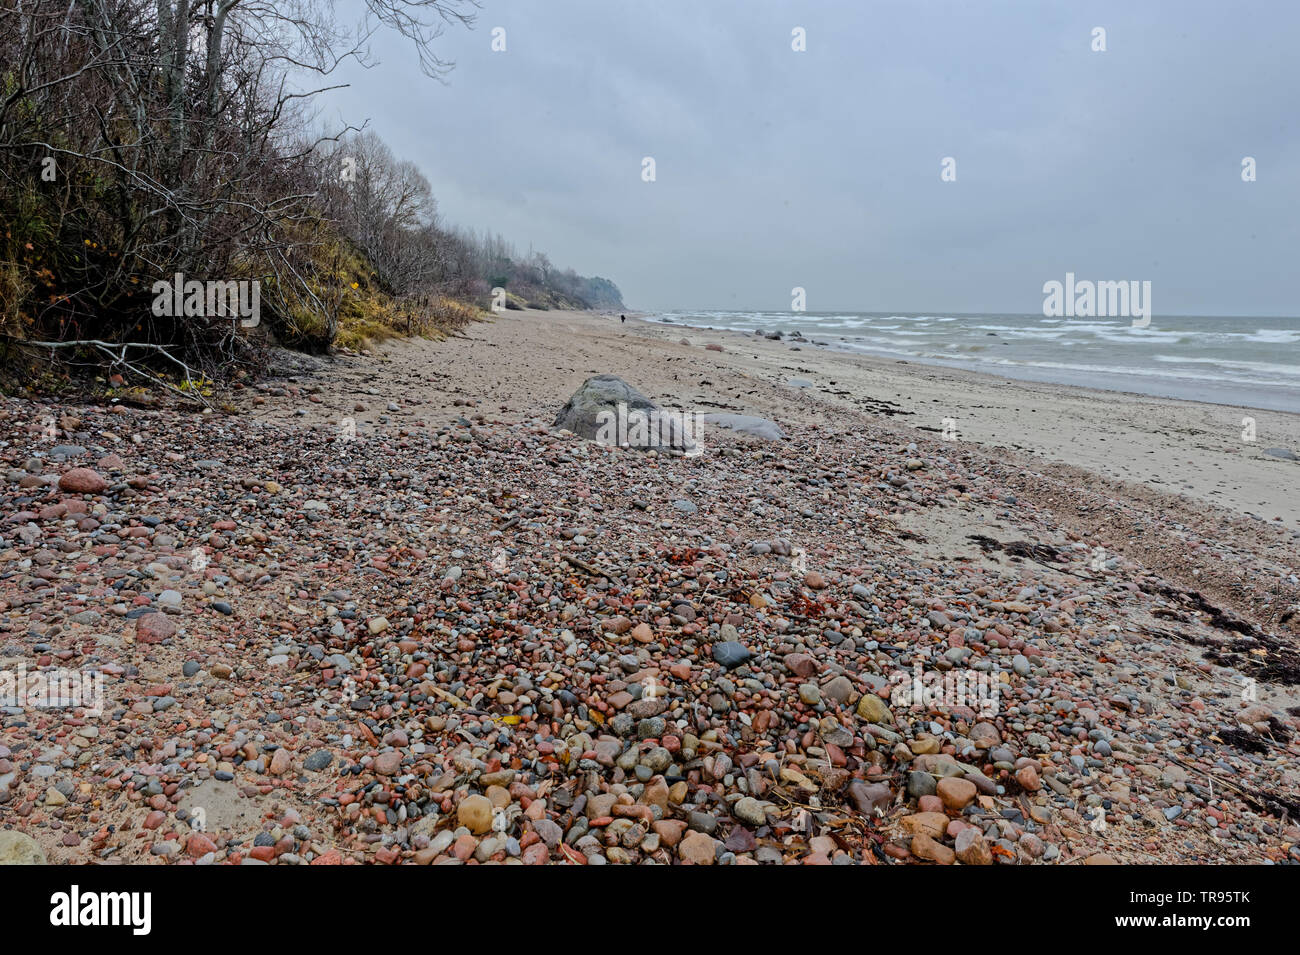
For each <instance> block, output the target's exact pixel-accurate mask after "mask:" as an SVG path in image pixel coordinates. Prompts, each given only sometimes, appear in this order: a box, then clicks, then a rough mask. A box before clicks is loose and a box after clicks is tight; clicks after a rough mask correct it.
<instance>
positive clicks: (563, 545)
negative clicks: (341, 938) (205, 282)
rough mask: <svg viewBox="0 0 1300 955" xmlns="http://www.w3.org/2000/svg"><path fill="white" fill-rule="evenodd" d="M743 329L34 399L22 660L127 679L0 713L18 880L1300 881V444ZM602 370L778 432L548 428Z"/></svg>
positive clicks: (595, 330) (20, 496)
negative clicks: (686, 873)
mask: <svg viewBox="0 0 1300 955" xmlns="http://www.w3.org/2000/svg"><path fill="white" fill-rule="evenodd" d="M754 338H755V336H744V335H741V334H739V333H723V332H717V333H710V332H703V331H700V330H695V329H684V328H683V329H676V328H668V327H665V326H663V325H652V324H649V323H641V322H637V321H635V320H633V321H629V322H628V323H626V324H623V323H620V322H619V320H618V317H617V316H616V315H615V316H613V317H612V318H611V317H609V316H602V315H597V314H587V313H562V312H532V311H529V312H526V313H517V314H506V315H502V316H499V317H496V318H494V319H492V320H490V321H487V322H483V323H479V324H476V325H473V326H471V327H470V328H468V329H467V330H466V332H465V334H464V335H462V336H458V337H455V338H451V339H448V340H446V341H441V342H425V341H400V342H392V343H389V344H387V345H385V346H382V347H381V348H378V349H376V351H375V352H374V353H372V354H368V355H344V356H339V357H337V358H333V359H309V358H299V359H296V361H297V362H298V363H297V364H292V363H289V362H288V361H287V360H286V365H285V366H281V367H278V368H273V370H272V373H271V374H270V375H269V376H268V377H267V378H265V379H263V380H260V381H258V382H249V383H247V384H246V385H245V386H244V387H242V388H241V389H240V390H239V391H237V392H236V393H235V397H234V400H235V404H236V406H237V410H236V412H235V413H233V414H226V413H222V412H214V413H206V414H200V413H198V412H196V411H194V410H192V409H186V408H179V407H175V406H173V405H169V404H161V405H159V406H156V407H135V406H130V407H128V406H125V405H109V404H100V405H77V406H71V405H60V404H55V403H52V402H50V401H42V400H29V399H22V398H4V399H0V435H2V436H3V439H4V440H3V442H0V470H3V473H4V478H5V479H4V481H3V483H2V484H0V671H8V672H20V671H21V672H23V673H25V674H27V675H28V676H29V677H30V676H31V675H32V674H39V673H42V672H45V673H48V672H50V671H53V670H75V671H78V672H85V671H89V670H93V671H96V672H98V673H101V674H103V701H102V702H103V705H102V711H100V712H97V713H92V712H88V711H87V708H86V707H84V706H69V707H33V706H22V705H6V706H0V851H2V852H3V853H5V854H8V855H11V856H14V857H19V856H22V855H23V854H26V855H27V856H31V857H33V858H35V857H39V858H41V859H43V860H45V861H47V862H49V863H76V864H85V863H96V864H112V863H149V864H200V865H207V864H274V865H338V864H345V865H351V864H399V863H401V864H418V865H431V864H432V865H444V864H485V865H486V864H525V865H541V864H548V863H550V864H574V865H606V864H690V865H755V864H758V865H777V864H785V865H803V864H807V865H898V864H927V865H929V864H941V865H950V864H962V865H1079V864H1083V865H1091V864H1141V863H1174V862H1177V863H1182V864H1188V863H1192V864H1195V863H1200V862H1204V863H1220V864H1222V863H1232V864H1280V863H1287V862H1292V863H1294V862H1297V861H1300V822H1297V817H1298V816H1300V770H1298V769H1297V757H1298V756H1300V741H1298V740H1297V739H1296V734H1297V731H1300V694H1298V693H1297V689H1296V683H1297V681H1300V654H1298V653H1297V649H1296V647H1297V640H1298V639H1300V584H1298V582H1297V576H1296V575H1297V573H1298V572H1300V557H1298V556H1297V555H1300V539H1298V537H1297V531H1298V530H1300V523H1297V520H1298V519H1300V514H1297V498H1296V496H1295V495H1294V487H1295V477H1294V475H1295V474H1296V467H1297V465H1296V463H1295V461H1293V460H1289V459H1287V458H1285V457H1284V456H1281V455H1276V454H1270V455H1266V454H1264V453H1263V450H1264V448H1263V445H1268V446H1270V447H1273V446H1276V447H1279V448H1290V449H1293V450H1294V449H1297V448H1300V441H1297V435H1300V424H1298V423H1297V416H1294V415H1288V414H1285V413H1282V412H1258V417H1259V421H1260V430H1261V432H1262V433H1264V434H1265V435H1267V438H1268V440H1266V441H1264V442H1262V444H1261V447H1259V448H1242V447H1241V446H1240V444H1239V442H1234V441H1233V439H1232V437H1231V436H1232V434H1234V433H1235V431H1234V429H1235V430H1240V425H1239V424H1236V423H1234V421H1235V420H1236V419H1239V418H1240V417H1241V414H1240V409H1222V408H1219V407H1218V406H1209V405H1197V404H1195V403H1191V402H1175V401H1163V400H1158V399H1146V398H1139V397H1134V396H1103V395H1101V393H1093V392H1087V391H1085V390H1084V389H1076V390H1070V389H1062V388H1055V387H1049V386H1044V385H1035V384H1033V383H1008V382H1004V381H1001V380H998V379H993V378H984V377H982V376H979V375H974V374H964V373H960V372H955V371H949V370H944V369H934V368H921V367H919V366H915V365H908V364H907V363H904V362H890V363H885V362H881V361H878V360H872V359H868V358H864V357H862V356H854V355H845V354H831V353H829V352H825V351H819V350H818V348H817V346H816V345H815V343H811V342H799V341H797V340H796V341H791V340H788V339H787V340H783V341H769V340H766V339H763V340H761V341H755V340H754ZM600 374H614V375H618V376H620V377H621V378H623V379H625V380H626V381H627V382H629V383H631V384H632V385H634V386H636V387H637V388H639V389H640V390H641V391H642V392H644V393H645V394H646V395H647V396H649V397H650V398H651V399H652V400H654V401H655V402H658V403H660V404H662V405H664V406H665V407H667V406H673V407H684V408H688V409H691V410H698V411H701V412H706V413H712V414H721V415H731V416H744V417H745V418H746V419H748V418H755V419H761V420H762V421H764V422H766V423H768V424H772V425H774V426H775V427H776V428H777V429H778V430H779V433H780V435H781V437H774V434H773V432H772V431H771V430H770V429H754V428H746V427H745V426H744V425H743V421H742V422H741V426H739V427H733V426H728V425H729V424H732V425H734V424H736V421H735V420H733V421H730V422H728V421H727V419H725V418H724V419H718V421H719V423H718V424H717V425H716V426H713V427H710V428H709V429H708V431H707V433H706V436H705V441H704V442H703V444H704V453H702V454H698V455H693V456H685V455H681V454H676V453H672V452H669V451H662V452H646V451H644V450H639V449H631V448H617V447H607V446H602V445H600V444H596V443H593V442H591V441H588V440H585V439H583V438H581V437H579V436H577V435H575V434H573V433H571V432H569V431H566V430H563V429H560V428H556V427H555V421H554V419H555V416H556V414H557V412H558V411H559V410H560V408H561V407H562V406H563V405H564V404H565V402H566V400H567V399H568V398H569V396H570V395H571V394H572V393H573V392H574V391H575V389H577V388H579V387H580V386H582V384H583V382H584V381H585V380H587V379H588V378H590V377H591V376H594V375H600ZM1030 407H1032V408H1033V409H1034V411H1033V412H1032V414H1033V415H1034V416H1035V418H1037V419H1042V420H1041V424H1042V427H1041V429H1040V430H1034V429H1026V428H1024V427H1023V426H1021V427H1020V428H1019V430H1015V431H1013V430H1012V426H1011V425H1010V424H1009V423H1008V422H1011V421H1023V420H1025V419H1026V418H1027V417H1028V414H1027V412H1028V410H1029V408H1030ZM944 417H952V418H956V419H959V420H960V421H961V422H962V423H961V425H960V430H961V434H960V435H959V436H958V438H957V439H956V440H945V439H944V437H943V435H942V434H941V433H940V421H941V420H942V418H944ZM737 420H739V419H737ZM1220 420H1221V421H1222V422H1223V425H1222V430H1221V431H1220V430H1218V428H1219V424H1218V422H1219V421H1220ZM345 421H346V422H350V425H345V424H344V422H345ZM760 432H761V433H760ZM1102 439H1109V440H1104V441H1103V440H1102ZM1157 475H1158V476H1159V477H1158V479H1156V480H1152V479H1151V478H1154V477H1156V476H1157ZM955 677H960V680H957V681H956V682H958V683H959V684H961V683H964V684H965V685H967V686H970V687H976V686H977V687H978V688H979V691H980V692H979V695H978V698H974V697H973V696H972V695H971V694H967V695H966V697H964V698H962V699H953V696H952V693H951V692H947V691H945V692H941V693H938V694H936V698H934V699H930V698H929V697H928V695H927V694H915V693H911V694H909V693H901V694H900V689H907V688H911V687H914V686H916V685H917V683H918V682H921V681H922V680H924V682H925V683H926V684H927V685H930V686H936V685H940V686H942V685H947V686H951V685H952V684H953V682H954V679H953V678H955ZM945 679H947V680H948V682H947V684H944V680H945ZM918 696H919V697H920V698H919V699H918V698H917V697H918ZM0 702H5V701H0ZM7 702H10V703H12V702H13V701H12V700H10V701H7Z"/></svg>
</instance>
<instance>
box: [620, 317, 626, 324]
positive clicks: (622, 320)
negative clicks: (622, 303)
mask: <svg viewBox="0 0 1300 955" xmlns="http://www.w3.org/2000/svg"><path fill="white" fill-rule="evenodd" d="M618 319H619V321H621V322H623V323H624V324H626V323H627V316H626V315H620V316H619V317H618Z"/></svg>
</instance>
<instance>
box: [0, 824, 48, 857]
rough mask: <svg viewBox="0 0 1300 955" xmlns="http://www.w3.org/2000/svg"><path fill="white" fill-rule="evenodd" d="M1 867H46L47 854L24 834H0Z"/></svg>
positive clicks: (5, 832)
mask: <svg viewBox="0 0 1300 955" xmlns="http://www.w3.org/2000/svg"><path fill="white" fill-rule="evenodd" d="M0 865H45V853H44V852H42V851H41V847H40V846H39V845H37V844H36V840H35V839H33V838H32V837H31V836H29V835H27V834H26V833H24V832H14V831H12V830H6V831H4V832H0Z"/></svg>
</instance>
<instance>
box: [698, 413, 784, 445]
mask: <svg viewBox="0 0 1300 955" xmlns="http://www.w3.org/2000/svg"><path fill="white" fill-rule="evenodd" d="M703 418H704V420H705V421H706V422H708V423H709V424H715V425H717V426H718V427H719V428H730V429H731V430H732V431H735V432H737V433H739V434H747V435H749V436H750V437H751V438H761V439H762V440H764V441H781V440H784V438H785V432H784V431H782V430H781V426H780V425H779V424H777V423H776V422H775V421H771V420H769V419H767V418H759V417H755V416H754V415H747V414H725V413H718V414H706V415H704V416H703Z"/></svg>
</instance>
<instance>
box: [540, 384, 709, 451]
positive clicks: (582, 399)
mask: <svg viewBox="0 0 1300 955" xmlns="http://www.w3.org/2000/svg"><path fill="white" fill-rule="evenodd" d="M554 427H556V428H565V429H567V430H569V431H572V432H573V433H574V434H576V435H578V437H580V438H586V439H588V440H590V441H597V442H599V443H601V444H607V445H617V446H619V447H625V448H628V447H630V448H640V449H642V450H647V451H648V450H651V449H658V448H674V449H677V450H679V451H687V452H690V451H695V450H697V446H696V442H695V438H694V436H693V429H692V427H691V417H690V416H689V415H685V414H683V413H682V412H680V411H673V410H671V409H669V410H664V409H661V408H660V407H659V406H658V405H656V404H655V403H654V402H653V401H651V400H650V399H649V398H647V397H646V396H645V395H643V394H641V392H639V391H637V390H636V389H635V388H634V387H632V386H631V385H629V384H628V383H627V382H626V381H624V380H623V379H622V378H619V377H618V376H617V375H596V376H595V377H594V378H588V379H587V380H586V381H584V382H583V383H582V386H581V387H579V388H578V390H577V391H575V392H574V393H573V395H572V396H571V397H570V398H569V400H568V401H567V402H566V403H565V405H564V407H563V408H561V409H560V413H559V414H557V415H556V416H555V425H554Z"/></svg>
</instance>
